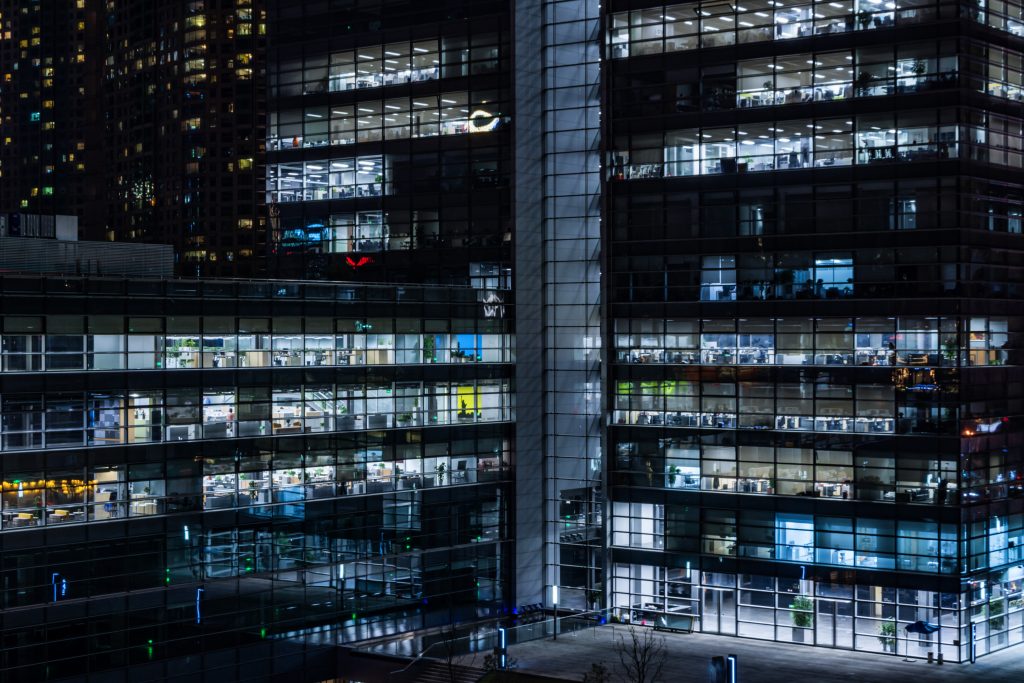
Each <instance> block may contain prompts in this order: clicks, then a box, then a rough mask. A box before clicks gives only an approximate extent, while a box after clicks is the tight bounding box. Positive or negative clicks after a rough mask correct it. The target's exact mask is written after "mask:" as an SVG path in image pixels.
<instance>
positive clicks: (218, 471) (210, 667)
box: [0, 245, 513, 682]
mask: <svg viewBox="0 0 1024 683" xmlns="http://www.w3.org/2000/svg"><path fill="white" fill-rule="evenodd" d="M124 246H125V247H132V246H134V245H124ZM0 286H2V291H3V296H2V298H0V306H2V311H0V314H2V317H3V332H2V348H3V353H2V359H0V360H2V371H0V418H2V424H3V429H2V433H0V451H2V452H3V456H4V457H3V465H2V468H3V472H2V475H0V476H2V483H0V487H2V490H0V543H2V552H3V557H4V568H3V577H4V582H3V591H2V593H0V595H2V609H3V617H2V621H0V633H2V637H3V642H4V644H5V645H4V648H3V651H2V653H0V672H2V677H3V680H5V681H12V682H14V681H19V682H20V681H33V682H38V681H64V680H69V681H70V680H76V681H77V680H94V681H106V680H112V677H116V676H121V675H123V674H124V672H125V671H126V670H130V671H131V673H132V675H133V676H148V677H151V678H150V680H153V679H155V680H174V677H175V676H184V677H188V676H192V675H195V674H196V673H197V672H203V673H205V675H206V676H217V677H218V678H222V679H223V680H267V679H270V680H282V679H284V678H287V679H288V680H323V679H325V678H330V677H331V676H333V675H334V673H335V669H334V666H335V663H336V661H335V660H336V658H335V654H334V651H333V649H332V648H331V647H328V644H331V645H333V644H334V643H335V642H345V641H349V640H352V641H354V640H359V639H365V638H368V637H372V636H378V635H384V634H388V633H395V632H400V631H403V630H412V629H423V628H426V627H430V626H438V625H444V624H448V623H450V622H456V621H459V622H472V621H476V620H479V619H484V618H490V617H496V616H499V615H500V614H501V610H502V607H503V605H504V604H505V595H506V590H507V588H506V583H507V581H508V578H507V577H508V575H509V571H508V568H507V567H508V565H509V563H510V558H509V553H508V550H507V545H508V538H507V534H506V528H507V523H508V518H509V517H510V515H511V514H512V511H511V507H510V499H511V487H510V484H509V481H508V479H509V467H510V464H511V438H510V424H511V420H512V417H513V406H512V396H511V370H512V366H511V362H512V350H511V336H510V334H509V330H508V329H507V327H506V325H507V324H508V323H507V319H506V318H503V317H501V316H500V315H498V312H496V310H495V308H494V307H493V306H491V305H489V304H485V303H481V302H480V301H479V300H478V297H477V293H476V292H475V291H473V290H470V289H468V288H462V289H455V288H440V289H437V288H431V287H412V286H403V287H393V286H392V287H388V286H377V287H363V286H352V285H341V284H328V283H296V282H288V281H233V280H214V279H207V280H202V281H196V280H154V279H141V278H125V277H113V276H110V277H92V278H75V277H48V278H47V277H42V276H40V275H36V274H24V275H12V274H5V275H4V277H3V278H2V282H0ZM507 306H508V304H506V309H505V310H508V308H507ZM499 312H500V311H499ZM320 635H326V636H327V639H326V640H317V637H318V636H320Z"/></svg>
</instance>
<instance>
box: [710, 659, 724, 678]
mask: <svg viewBox="0 0 1024 683" xmlns="http://www.w3.org/2000/svg"><path fill="white" fill-rule="evenodd" d="M708 682H709V683H726V680H725V657H720V656H719V657H712V658H711V661H710V662H709V663H708Z"/></svg>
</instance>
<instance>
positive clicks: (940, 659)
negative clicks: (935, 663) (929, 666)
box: [939, 652, 942, 665]
mask: <svg viewBox="0 0 1024 683" xmlns="http://www.w3.org/2000/svg"><path fill="white" fill-rule="evenodd" d="M939 664H940V665H941V664H942V653H941V652H940V653H939Z"/></svg>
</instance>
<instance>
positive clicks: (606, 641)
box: [508, 625, 1024, 683]
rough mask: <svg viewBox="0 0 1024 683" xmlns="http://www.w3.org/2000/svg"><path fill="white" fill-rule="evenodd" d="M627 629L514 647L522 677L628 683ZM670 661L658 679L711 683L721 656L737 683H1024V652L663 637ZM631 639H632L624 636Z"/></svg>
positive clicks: (1022, 648)
mask: <svg viewBox="0 0 1024 683" xmlns="http://www.w3.org/2000/svg"><path fill="white" fill-rule="evenodd" d="M626 635H627V631H626V628H625V627H624V626H611V625H609V626H602V627H600V628H597V629H592V630H590V631H581V632H579V633H578V635H576V636H575V637H574V636H572V635H571V634H566V635H560V636H559V638H558V640H557V641H552V640H551V639H550V638H548V639H546V640H537V641H533V642H529V643H524V644H522V645H514V646H512V647H510V648H509V651H508V655H509V658H510V660H512V661H513V662H515V668H516V671H517V672H522V673H531V674H540V675H544V676H549V677H552V678H558V679H562V680H567V681H579V680H580V679H581V678H582V677H583V674H584V673H586V672H587V671H589V670H590V665H591V663H592V662H603V663H604V664H605V666H606V667H607V668H608V670H609V671H610V672H611V673H612V674H613V676H614V678H613V680H615V681H623V680H625V679H624V678H623V677H622V671H621V668H620V666H619V660H618V653H617V651H616V649H615V643H617V642H618V638H619V637H620V636H626ZM660 635H664V636H665V645H666V651H667V654H668V656H667V658H666V662H665V668H664V670H663V672H662V676H661V679H660V680H663V681H666V682H668V681H671V682H672V683H676V682H678V683H691V682H692V683H706V682H707V680H708V674H707V671H708V661H709V660H710V658H711V657H713V656H716V655H725V654H735V655H737V656H738V658H739V681H740V683H794V681H803V682H806V683H839V682H842V683H850V682H852V681H856V682H860V681H865V682H870V683H888V682H889V681H892V682H893V683H896V682H897V681H898V682H900V683H906V681H915V680H916V681H927V682H928V683H945V682H946V681H949V682H950V683H969V682H970V683H977V682H978V681H984V683H1019V682H1020V681H1024V646H1019V647H1017V648H1010V649H1008V650H1003V651H1001V652H998V653H996V654H993V655H988V656H986V657H983V658H981V659H979V660H978V663H977V664H948V663H947V664H943V665H942V666H938V665H937V664H928V663H927V661H925V660H914V661H912V662H905V661H903V657H902V656H894V655H878V654H871V653H866V652H851V651H849V650H833V649H828V648H815V647H810V646H801V645H792V644H789V643H773V642H768V641H759V640H750V639H745V638H730V637H727V636H715V635H706V634H701V633H693V634H689V635H685V634H675V633H665V634H660ZM627 637H628V636H627Z"/></svg>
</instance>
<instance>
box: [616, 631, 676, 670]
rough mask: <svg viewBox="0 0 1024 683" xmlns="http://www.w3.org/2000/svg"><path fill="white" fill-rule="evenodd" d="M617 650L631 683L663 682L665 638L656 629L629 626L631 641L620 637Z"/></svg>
mask: <svg viewBox="0 0 1024 683" xmlns="http://www.w3.org/2000/svg"><path fill="white" fill-rule="evenodd" d="M615 649H616V650H617V651H618V653H619V663H620V664H621V665H622V668H623V670H624V671H625V672H626V678H627V679H628V680H629V681H631V683H654V682H655V681H658V680H661V670H662V669H663V668H664V666H665V659H666V650H665V638H664V636H660V635H658V634H656V633H655V632H654V629H648V628H644V629H637V628H636V627H635V626H629V640H628V641H627V640H626V639H625V638H624V637H622V636H619V642H618V644H617V645H616V647H615Z"/></svg>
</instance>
